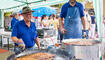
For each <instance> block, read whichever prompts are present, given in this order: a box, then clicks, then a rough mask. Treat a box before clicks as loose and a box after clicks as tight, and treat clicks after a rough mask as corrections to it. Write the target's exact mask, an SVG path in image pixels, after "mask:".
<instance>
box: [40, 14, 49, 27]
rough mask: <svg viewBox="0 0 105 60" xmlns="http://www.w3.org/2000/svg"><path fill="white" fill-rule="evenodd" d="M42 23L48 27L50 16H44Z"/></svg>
mask: <svg viewBox="0 0 105 60" xmlns="http://www.w3.org/2000/svg"><path fill="white" fill-rule="evenodd" d="M41 23H42V26H43V27H48V17H47V15H43V16H42V18H41Z"/></svg>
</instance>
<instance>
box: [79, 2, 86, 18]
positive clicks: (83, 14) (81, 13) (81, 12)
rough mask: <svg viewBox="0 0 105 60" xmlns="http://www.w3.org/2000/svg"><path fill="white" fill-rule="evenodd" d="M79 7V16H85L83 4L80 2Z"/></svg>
mask: <svg viewBox="0 0 105 60" xmlns="http://www.w3.org/2000/svg"><path fill="white" fill-rule="evenodd" d="M79 9H80V17H83V16H85V13H84V6H83V5H82V4H80V7H79Z"/></svg>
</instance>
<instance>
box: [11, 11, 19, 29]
mask: <svg viewBox="0 0 105 60" xmlns="http://www.w3.org/2000/svg"><path fill="white" fill-rule="evenodd" d="M11 16H12V17H13V18H12V20H11V28H12V29H13V27H14V26H15V24H16V23H17V22H18V21H19V20H18V18H19V13H18V12H13V14H12V15H11Z"/></svg>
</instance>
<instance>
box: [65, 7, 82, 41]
mask: <svg viewBox="0 0 105 60" xmlns="http://www.w3.org/2000/svg"><path fill="white" fill-rule="evenodd" d="M64 29H66V30H67V31H66V33H65V34H64V39H78V38H82V22H81V17H80V12H79V7H68V11H67V15H66V17H65V20H64Z"/></svg>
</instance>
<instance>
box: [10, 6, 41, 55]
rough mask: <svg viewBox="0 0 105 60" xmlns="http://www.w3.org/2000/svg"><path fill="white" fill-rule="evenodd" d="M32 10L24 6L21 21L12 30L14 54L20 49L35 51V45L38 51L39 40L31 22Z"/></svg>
mask: <svg viewBox="0 0 105 60" xmlns="http://www.w3.org/2000/svg"><path fill="white" fill-rule="evenodd" d="M32 12H33V11H32V10H31V8H30V7H28V6H26V7H23V9H22V15H23V18H24V19H23V20H22V21H19V22H17V23H16V24H15V26H14V27H13V30H12V40H13V42H14V43H15V49H14V51H15V53H16V52H17V51H18V50H19V49H20V48H22V50H24V49H27V50H33V49H35V43H36V44H37V46H38V49H40V43H39V38H38V36H37V31H36V26H35V23H33V22H31V18H32Z"/></svg>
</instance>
